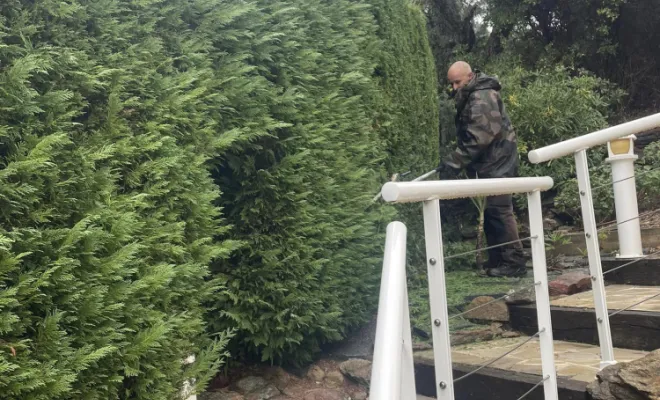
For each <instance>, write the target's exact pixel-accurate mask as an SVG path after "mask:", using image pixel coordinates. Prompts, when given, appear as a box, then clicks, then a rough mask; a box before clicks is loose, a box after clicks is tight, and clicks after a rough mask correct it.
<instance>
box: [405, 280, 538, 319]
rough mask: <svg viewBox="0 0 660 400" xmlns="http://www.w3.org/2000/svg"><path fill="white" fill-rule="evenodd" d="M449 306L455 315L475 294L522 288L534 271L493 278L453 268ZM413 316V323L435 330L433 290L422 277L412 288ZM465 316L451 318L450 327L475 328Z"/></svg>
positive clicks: (411, 303) (449, 282) (503, 292)
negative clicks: (433, 321) (430, 289)
mask: <svg viewBox="0 0 660 400" xmlns="http://www.w3.org/2000/svg"><path fill="white" fill-rule="evenodd" d="M445 276H446V280H447V281H446V286H447V307H448V309H449V315H450V316H452V315H455V314H457V313H459V312H461V311H463V310H464V308H465V306H467V305H468V304H469V303H470V301H471V299H470V298H471V297H474V296H481V295H491V296H495V295H503V294H506V293H507V292H508V291H509V290H511V289H514V290H515V289H518V288H520V287H522V286H525V285H531V284H532V282H533V278H532V273H531V271H530V272H529V273H528V274H527V276H525V277H523V278H490V277H486V276H483V275H480V274H478V273H477V272H476V271H451V272H448V273H447V274H446V275H445ZM408 295H409V302H410V313H411V315H410V318H411V323H412V325H413V326H415V327H417V328H419V329H421V330H423V331H426V332H429V331H430V330H431V312H430V305H429V289H428V284H427V282H426V281H422V280H420V281H419V282H418V283H416V284H415V285H414V286H412V287H410V289H409V294H408ZM473 326H474V324H472V323H470V322H469V321H468V320H466V319H464V318H454V319H452V320H450V323H449V330H450V331H455V330H459V329H467V328H470V327H473Z"/></svg>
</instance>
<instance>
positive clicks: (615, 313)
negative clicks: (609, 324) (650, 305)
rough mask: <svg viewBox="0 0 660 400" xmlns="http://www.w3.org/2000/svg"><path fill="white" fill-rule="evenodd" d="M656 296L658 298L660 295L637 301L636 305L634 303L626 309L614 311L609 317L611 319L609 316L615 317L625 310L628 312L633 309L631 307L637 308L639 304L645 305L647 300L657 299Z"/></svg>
mask: <svg viewBox="0 0 660 400" xmlns="http://www.w3.org/2000/svg"><path fill="white" fill-rule="evenodd" d="M658 296H660V293H658V294H656V295H655V296H651V297H647V298H646V299H644V300H642V301H639V302H637V303H635V304H631V305H629V306H628V307H626V308H622V309H620V310H616V311H614V312H613V313H611V314H610V315H609V316H610V317H611V316H613V315H617V314H618V313H620V312H623V311H626V310H630V309H631V308H633V307H635V306H638V305H640V304H642V303H645V302H647V301H649V300H653V299H655V298H656V297H658Z"/></svg>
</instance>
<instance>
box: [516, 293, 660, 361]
mask: <svg viewBox="0 0 660 400" xmlns="http://www.w3.org/2000/svg"><path fill="white" fill-rule="evenodd" d="M605 293H606V297H607V304H608V308H609V309H610V313H612V312H614V311H617V310H621V309H624V308H627V307H629V306H630V305H633V304H635V303H638V302H640V301H642V300H644V299H648V298H650V297H652V296H655V295H658V297H656V298H654V299H652V300H648V301H646V302H644V303H642V304H639V305H637V306H635V307H632V308H631V309H629V310H627V311H622V312H620V313H618V314H616V315H614V316H612V317H610V329H611V332H612V343H613V344H614V346H615V347H621V348H627V349H635V350H646V351H652V350H656V349H660V287H652V286H632V285H610V286H606V287H605ZM550 304H551V315H552V330H553V336H554V338H555V339H557V340H567V341H573V342H579V343H587V344H593V345H596V344H598V343H599V341H598V330H597V324H598V322H597V321H596V314H595V312H594V308H593V307H594V306H593V304H594V303H593V294H592V292H591V291H587V292H582V293H578V294H575V295H572V296H568V297H564V298H560V299H557V300H554V301H552V302H551V303H550ZM509 313H510V319H511V327H512V328H513V329H515V330H518V331H520V332H523V333H525V334H529V335H532V334H534V333H536V332H537V331H538V325H537V318H536V307H535V305H533V304H530V305H512V304H510V305H509Z"/></svg>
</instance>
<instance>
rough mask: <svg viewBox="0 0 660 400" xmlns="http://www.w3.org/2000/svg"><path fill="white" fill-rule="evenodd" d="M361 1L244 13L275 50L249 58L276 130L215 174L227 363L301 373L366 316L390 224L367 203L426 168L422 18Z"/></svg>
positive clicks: (431, 129) (427, 75) (431, 133)
mask: <svg viewBox="0 0 660 400" xmlns="http://www.w3.org/2000/svg"><path fill="white" fill-rule="evenodd" d="M370 3H371V6H370V7H366V6H365V5H364V4H362V2H358V1H348V0H343V1H333V2H325V1H320V0H311V1H310V0H304V1H303V0H290V1H278V2H277V3H275V5H273V4H272V2H266V1H264V2H262V3H260V6H259V10H260V12H258V13H255V14H251V15H250V21H251V24H250V27H251V29H253V30H254V31H255V34H254V38H255V40H256V39H258V38H264V37H268V38H270V40H271V41H272V42H273V43H276V44H277V45H274V44H271V43H270V42H267V43H257V44H255V45H253V46H251V47H249V49H248V50H246V51H251V52H252V53H251V54H254V55H253V59H254V62H255V73H257V74H258V76H259V77H261V78H264V79H266V80H267V81H268V82H269V83H270V85H269V88H268V89H269V90H270V91H271V92H272V94H269V95H267V94H263V93H259V94H258V95H262V94H263V97H264V102H262V104H267V105H268V108H269V111H270V113H269V114H268V116H267V117H261V119H255V120H253V121H260V122H255V123H257V124H266V123H268V122H267V121H269V120H268V118H273V119H274V120H276V121H278V122H279V123H280V124H281V126H280V127H278V128H276V129H272V130H270V131H269V136H268V137H265V138H261V139H259V140H257V141H255V142H252V143H251V144H250V145H249V146H241V147H239V148H238V149H236V150H233V151H230V152H229V153H228V154H227V155H226V156H225V157H223V159H221V160H220V161H219V162H218V172H217V173H216V175H215V176H216V178H217V182H218V183H219V186H220V187H221V188H222V189H223V193H224V194H223V196H222V197H221V199H222V201H221V203H220V204H221V206H222V207H223V210H224V212H225V214H226V216H227V218H228V220H229V221H231V223H232V225H234V227H235V229H234V230H233V231H232V232H231V233H230V234H229V236H230V237H232V238H236V239H240V240H242V241H243V242H244V243H245V246H244V247H243V248H241V249H240V250H239V251H237V252H235V253H234V254H233V256H232V257H231V258H230V260H228V261H226V262H221V263H217V264H216V265H215V266H214V269H213V270H214V271H215V272H216V273H217V274H218V276H224V277H225V279H226V282H227V287H228V291H227V292H226V293H225V295H224V296H219V297H218V298H217V301H216V302H215V306H216V307H217V308H218V309H219V311H218V312H217V313H216V314H215V317H216V318H217V319H216V323H215V324H214V326H215V327H216V329H224V328H226V327H231V326H238V327H239V333H238V336H237V340H236V342H235V344H236V347H234V351H235V352H236V354H241V355H243V356H247V357H258V358H259V359H261V360H276V361H289V362H291V361H293V362H304V361H307V360H309V359H310V358H311V357H312V355H313V354H314V353H315V352H316V351H318V349H319V347H320V346H321V345H322V344H323V343H325V342H329V341H333V340H336V339H339V338H341V337H342V336H343V335H344V333H345V332H346V331H347V330H349V329H351V328H353V327H355V326H357V325H359V324H360V323H362V322H364V321H366V320H368V319H369V318H371V317H372V316H373V313H374V310H375V307H376V305H377V296H378V285H379V276H380V269H381V265H382V248H383V243H384V235H383V234H384V230H385V225H386V224H387V222H389V221H391V220H392V219H394V218H395V215H394V214H393V212H394V210H393V208H391V207H387V206H385V205H383V204H382V203H379V204H376V205H374V204H373V203H371V199H372V197H373V195H374V194H375V193H378V190H379V189H380V185H382V182H383V180H384V179H385V176H389V174H390V173H392V172H393V171H399V172H402V171H400V169H401V168H403V166H408V165H411V164H414V165H415V168H419V169H420V170H423V169H424V168H429V167H428V166H429V165H437V148H438V144H437V140H438V116H437V114H438V110H437V95H436V86H437V85H436V81H435V70H434V61H433V57H432V55H431V53H430V50H429V47H428V42H427V39H426V36H425V35H426V28H425V20H424V17H423V15H422V14H421V12H420V10H419V9H417V8H416V7H413V6H412V5H410V4H409V3H408V1H403V0H392V1H389V0H388V1H373V2H370ZM374 16H375V18H374ZM246 56H247V55H246ZM257 58H258V59H257ZM239 351H240V352H239Z"/></svg>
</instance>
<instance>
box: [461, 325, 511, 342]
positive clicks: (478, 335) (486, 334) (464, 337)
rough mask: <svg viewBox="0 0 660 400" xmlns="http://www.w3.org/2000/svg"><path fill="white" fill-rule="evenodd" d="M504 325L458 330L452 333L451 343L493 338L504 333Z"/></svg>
mask: <svg viewBox="0 0 660 400" xmlns="http://www.w3.org/2000/svg"><path fill="white" fill-rule="evenodd" d="M502 333H503V332H502V325H501V324H493V325H491V326H490V327H488V328H479V329H471V330H464V331H456V332H454V333H453V334H452V335H451V345H452V346H459V345H462V344H468V343H474V342H479V341H485V340H493V339H495V338H497V337H498V336H500V335H501V334H502Z"/></svg>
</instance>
